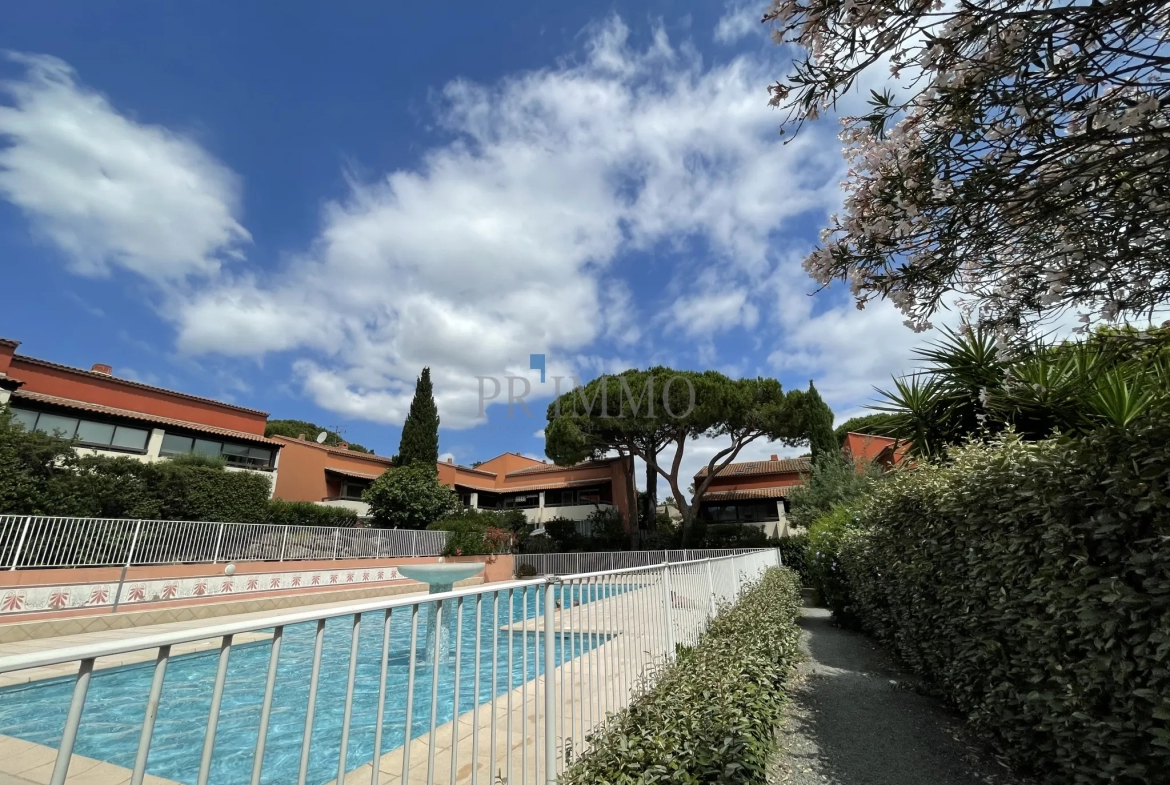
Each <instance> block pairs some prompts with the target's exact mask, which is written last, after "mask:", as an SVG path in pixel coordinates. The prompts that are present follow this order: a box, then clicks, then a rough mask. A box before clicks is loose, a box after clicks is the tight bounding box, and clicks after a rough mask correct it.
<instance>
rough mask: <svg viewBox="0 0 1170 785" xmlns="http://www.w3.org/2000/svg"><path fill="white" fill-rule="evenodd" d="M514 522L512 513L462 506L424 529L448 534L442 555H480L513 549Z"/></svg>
mask: <svg viewBox="0 0 1170 785" xmlns="http://www.w3.org/2000/svg"><path fill="white" fill-rule="evenodd" d="M514 522H515V516H514V515H510V514H509V513H497V512H492V511H486V510H485V511H479V510H474V509H464V510H463V511H462V512H461V513H459V514H458V515H456V516H454V517H452V518H446V519H444V520H441V521H436V522H435V523H432V524H431V525H430V526H428V527H427V529H429V530H431V531H441V532H450V533H451V536H450V537H448V538H447V544H446V545H445V546H444V548H443V555H444V556H481V555H485V554H493V553H511V552H512V550H513V548H514V546H515V544H516V535H515V534H514V533H513V532H512V530H511V528H510V527H509V524H512V523H514Z"/></svg>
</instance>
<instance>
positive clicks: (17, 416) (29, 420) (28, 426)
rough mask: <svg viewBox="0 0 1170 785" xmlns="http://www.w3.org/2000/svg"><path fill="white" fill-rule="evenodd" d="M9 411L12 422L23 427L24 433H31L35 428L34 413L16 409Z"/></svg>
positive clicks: (35, 417) (35, 414)
mask: <svg viewBox="0 0 1170 785" xmlns="http://www.w3.org/2000/svg"><path fill="white" fill-rule="evenodd" d="M9 411H10V412H12V421H13V422H14V423H17V424H18V425H20V426H21V427H23V428H24V429H25V430H26V431H31V430H33V429H34V428H36V427H37V413H36V412H30V411H29V410H28V409H16V408H10V409H9Z"/></svg>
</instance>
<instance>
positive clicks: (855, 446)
mask: <svg viewBox="0 0 1170 785" xmlns="http://www.w3.org/2000/svg"><path fill="white" fill-rule="evenodd" d="M909 449H910V444H909V442H905V441H899V440H897V439H894V438H891V437H889V436H874V435H873V434H871V433H853V432H852V431H850V432H849V433H847V434H845V442H844V444H842V445H841V451H842V452H843V453H844V454H845V457H846V458H850V459H852V460H854V461H868V462H870V463H874V464H877V465H878V466H881V467H882V468H883V469H892V468H894V467H895V466H897V465H899V464H900V463H902V461H903V460H904V459H905V457H906V453H907V452H908V451H909Z"/></svg>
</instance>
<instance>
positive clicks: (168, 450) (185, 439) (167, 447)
mask: <svg viewBox="0 0 1170 785" xmlns="http://www.w3.org/2000/svg"><path fill="white" fill-rule="evenodd" d="M193 441H194V439H192V438H191V437H190V436H179V435H178V434H174V433H166V434H163V443H162V454H163V455H186V454H187V453H189V452H191V443H192V442H193Z"/></svg>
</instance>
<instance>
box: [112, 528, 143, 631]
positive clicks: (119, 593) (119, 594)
mask: <svg viewBox="0 0 1170 785" xmlns="http://www.w3.org/2000/svg"><path fill="white" fill-rule="evenodd" d="M140 531H142V520H141V519H139V520H137V521H135V523H134V535H133V536H132V537H131V538H130V550H129V552H127V554H126V563H125V564H123V565H122V576H121V577H120V578H118V590H117V591H116V592H114V607H113V608H111V609H110V613H117V612H118V601H119V600H121V599H122V586H123V585H124V584H125V583H126V570H128V569H130V562H131V561H133V560H134V546H135V545H137V544H138V533H139V532H140Z"/></svg>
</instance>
